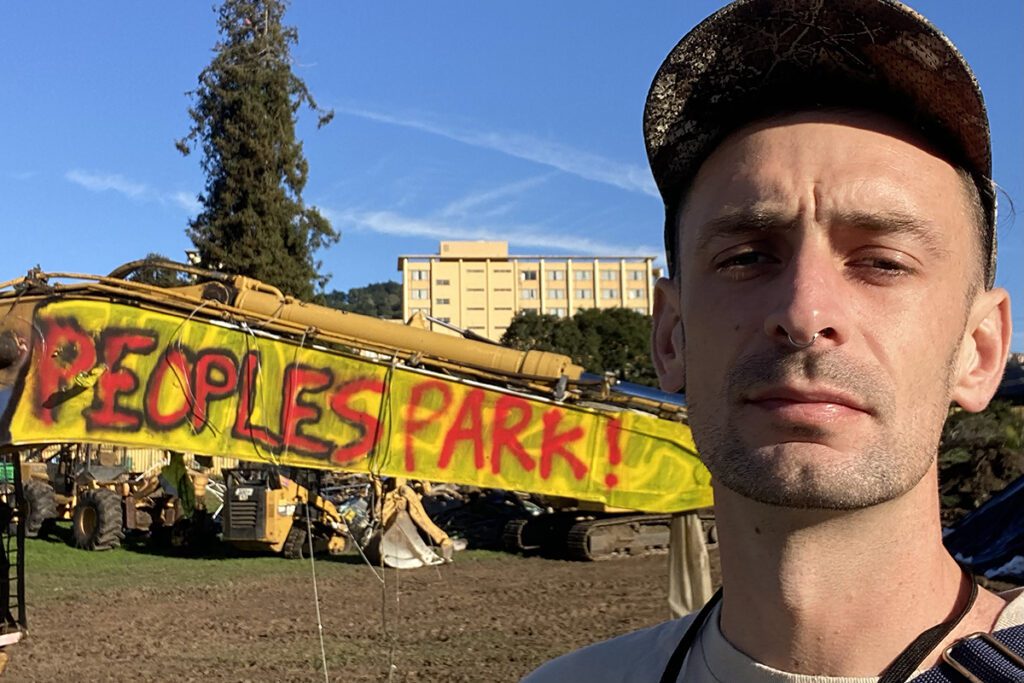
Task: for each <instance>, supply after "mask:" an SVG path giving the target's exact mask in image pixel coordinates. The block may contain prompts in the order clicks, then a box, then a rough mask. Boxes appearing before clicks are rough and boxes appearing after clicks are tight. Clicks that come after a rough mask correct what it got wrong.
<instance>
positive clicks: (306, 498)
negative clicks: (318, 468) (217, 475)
mask: <svg viewBox="0 0 1024 683" xmlns="http://www.w3.org/2000/svg"><path fill="white" fill-rule="evenodd" d="M223 474H224V486H225V489H226V491H225V494H224V507H223V509H222V510H221V526H222V534H223V535H222V540H223V541H224V543H227V544H228V545H230V546H232V547H235V548H238V549H240V550H247V551H258V552H269V553H280V554H281V555H283V556H284V557H286V558H289V559H301V558H303V557H308V556H309V553H310V550H312V552H314V553H318V552H327V553H329V554H331V555H338V554H341V553H342V552H343V551H344V550H345V546H346V536H345V534H346V526H345V523H344V520H343V519H342V517H341V513H339V511H338V509H337V508H336V507H335V506H334V503H332V502H331V501H330V500H327V499H326V498H324V497H322V496H320V495H319V494H317V493H314V492H311V491H310V490H309V489H308V488H306V487H305V486H302V485H300V484H299V483H298V482H297V481H295V480H293V479H291V478H289V477H286V476H285V475H284V474H282V473H280V472H279V471H277V469H276V468H272V467H261V466H249V467H237V468H231V469H225V470H223Z"/></svg>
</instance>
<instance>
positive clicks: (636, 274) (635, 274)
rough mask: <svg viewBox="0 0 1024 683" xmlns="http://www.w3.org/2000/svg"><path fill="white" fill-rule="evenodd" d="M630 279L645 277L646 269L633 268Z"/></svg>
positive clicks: (635, 279) (636, 279)
mask: <svg viewBox="0 0 1024 683" xmlns="http://www.w3.org/2000/svg"><path fill="white" fill-rule="evenodd" d="M629 279H630V280H633V281H634V282H636V281H638V280H643V279H644V271H642V270H631V271H629Z"/></svg>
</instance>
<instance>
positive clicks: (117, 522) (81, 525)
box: [21, 443, 206, 550]
mask: <svg viewBox="0 0 1024 683" xmlns="http://www.w3.org/2000/svg"><path fill="white" fill-rule="evenodd" d="M172 457H174V456H172ZM165 469H166V468H165ZM162 475H163V472H161V471H150V472H141V473H140V472H131V471H129V470H128V469H126V468H125V467H124V465H123V462H122V463H118V458H117V455H116V453H115V452H114V450H113V449H111V448H109V447H107V448H104V447H102V446H99V445H95V444H82V443H73V444H61V445H59V446H58V447H57V448H56V452H53V449H34V450H32V451H30V452H29V453H27V454H26V456H25V457H24V458H23V459H22V461H21V478H22V482H23V498H24V507H23V509H22V511H21V516H22V517H24V520H25V535H26V536H28V537H34V536H38V535H39V534H40V533H45V532H46V531H47V526H48V525H50V524H52V523H53V522H55V521H57V520H70V521H71V537H72V541H73V543H74V544H75V546H76V547H79V548H82V549H84V550H111V549H113V548H117V547H119V546H120V545H121V543H122V542H123V541H124V539H125V534H126V532H127V533H131V532H143V533H159V532H160V531H161V530H165V529H166V530H170V529H172V528H173V527H174V525H175V524H176V523H177V522H178V521H179V520H180V519H182V518H183V512H184V511H183V509H182V503H181V497H180V496H179V492H178V491H177V490H176V485H180V483H179V482H174V483H171V482H170V481H168V479H167V477H166V476H162ZM189 479H190V486H191V487H192V489H193V491H194V494H193V495H194V496H195V497H196V499H197V500H199V501H202V499H203V493H204V488H205V484H206V477H205V475H202V474H200V473H198V472H192V473H190V474H189ZM190 497H191V496H190Z"/></svg>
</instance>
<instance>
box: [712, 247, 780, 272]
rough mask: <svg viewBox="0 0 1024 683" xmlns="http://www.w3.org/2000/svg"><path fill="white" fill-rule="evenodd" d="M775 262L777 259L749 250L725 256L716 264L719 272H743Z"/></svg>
mask: <svg viewBox="0 0 1024 683" xmlns="http://www.w3.org/2000/svg"><path fill="white" fill-rule="evenodd" d="M775 262H776V259H774V258H773V257H771V256H769V255H768V254H766V253H764V252H762V251H755V250H753V249H748V250H746V251H741V252H739V253H734V254H728V255H726V256H724V257H723V258H721V259H719V260H718V261H717V262H716V263H715V268H716V269H717V270H719V271H730V270H741V269H744V268H750V267H753V266H759V265H766V264H769V263H775Z"/></svg>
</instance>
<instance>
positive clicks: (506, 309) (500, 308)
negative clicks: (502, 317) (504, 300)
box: [494, 306, 512, 311]
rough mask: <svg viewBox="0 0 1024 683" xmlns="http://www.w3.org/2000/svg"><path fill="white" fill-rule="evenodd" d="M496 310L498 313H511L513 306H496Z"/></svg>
mask: <svg viewBox="0 0 1024 683" xmlns="http://www.w3.org/2000/svg"><path fill="white" fill-rule="evenodd" d="M494 310H496V311H511V310H512V307H511V306H495V307H494Z"/></svg>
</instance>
